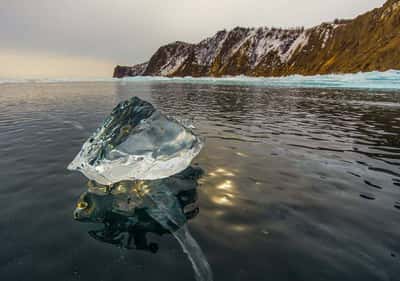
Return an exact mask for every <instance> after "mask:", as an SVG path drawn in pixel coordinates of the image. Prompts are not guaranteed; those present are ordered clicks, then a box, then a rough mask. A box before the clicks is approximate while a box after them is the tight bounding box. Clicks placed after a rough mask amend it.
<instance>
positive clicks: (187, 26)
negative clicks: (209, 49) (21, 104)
mask: <svg viewBox="0 0 400 281" xmlns="http://www.w3.org/2000/svg"><path fill="white" fill-rule="evenodd" d="M384 2H385V0H351V1H349V0H279V1H278V0H202V1H198V0H196V1H195V0H146V1H143V0H141V1H137V0H0V38H1V39H0V77H2V78H23V77H29V78H34V77H41V78H46V77H49V78H50V77H60V78H68V77H69V78H75V77H110V76H111V75H112V71H113V67H114V65H116V64H121V65H133V64H136V63H141V62H144V61H147V60H148V59H149V58H150V56H151V55H152V54H153V53H154V52H155V51H156V50H157V49H158V48H159V47H160V46H162V45H164V44H167V43H169V42H173V41H177V40H179V41H186V42H191V43H196V42H198V41H200V40H202V39H204V38H206V37H209V36H212V35H214V34H215V33H216V32H217V31H218V30H222V29H232V28H233V27H235V26H243V27H259V26H276V27H295V26H305V27H311V26H314V25H318V24H320V23H321V22H324V21H332V20H333V19H335V18H353V17H355V16H357V15H359V14H361V13H364V12H366V11H368V10H371V9H373V8H375V7H379V6H381V5H382V4H383V3H384Z"/></svg>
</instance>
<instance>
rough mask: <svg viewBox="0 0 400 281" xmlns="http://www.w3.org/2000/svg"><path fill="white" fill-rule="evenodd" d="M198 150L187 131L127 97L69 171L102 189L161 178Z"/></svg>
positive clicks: (183, 165)
mask: <svg viewBox="0 0 400 281" xmlns="http://www.w3.org/2000/svg"><path fill="white" fill-rule="evenodd" d="M202 146H203V145H202V142H201V141H200V139H199V138H198V137H197V136H195V135H194V134H193V133H192V132H191V131H190V130H189V129H188V128H186V127H184V126H183V125H182V124H180V123H178V122H177V121H176V120H174V119H172V118H171V117H166V116H164V115H163V114H162V113H161V112H160V111H158V110H157V109H155V108H154V107H153V106H152V105H151V104H150V103H148V102H146V101H143V100H141V99H139V98H137V97H132V98H130V99H128V100H126V101H122V102H120V103H119V104H118V105H117V106H116V107H115V108H114V109H113V111H112V112H111V114H110V116H109V117H108V118H107V119H106V120H105V121H104V122H103V124H102V126H101V127H100V128H98V129H97V130H96V132H95V133H94V134H93V135H92V136H90V137H89V139H88V140H87V141H86V142H85V143H84V144H83V146H82V149H81V151H80V152H79V153H78V155H77V156H76V157H75V159H74V160H73V161H72V162H71V163H70V164H69V166H68V169H69V170H78V171H81V172H82V173H83V174H84V175H85V176H87V177H88V178H89V179H92V180H95V181H96V182H98V183H102V184H113V183H116V182H119V181H122V180H135V179H142V180H154V179H160V178H166V177H169V176H171V175H174V174H176V173H179V172H181V171H182V170H184V169H185V168H186V167H187V166H189V164H190V162H191V161H192V159H193V158H194V157H195V156H196V155H197V154H198V153H199V152H200V150H201V148H202Z"/></svg>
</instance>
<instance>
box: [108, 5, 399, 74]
mask: <svg viewBox="0 0 400 281" xmlns="http://www.w3.org/2000/svg"><path fill="white" fill-rule="evenodd" d="M388 69H400V0H389V1H387V2H386V3H385V4H384V5H383V6H382V7H380V8H377V9H374V10H372V11H370V12H368V13H365V14H363V15H361V16H358V17H357V18H355V19H353V20H346V21H335V22H334V23H323V24H321V25H318V26H316V27H313V28H310V29H306V30H304V29H301V28H298V29H276V28H266V27H261V28H241V27H237V28H234V29H233V30H231V31H225V30H223V31H220V32H218V33H217V34H215V35H214V36H213V37H211V38H207V39H205V40H203V41H201V42H200V43H198V44H189V43H184V42H175V43H172V44H168V45H166V46H163V47H161V48H159V49H158V50H157V52H156V53H155V54H154V55H153V56H152V57H151V59H150V61H149V62H148V63H145V64H140V65H136V66H133V67H121V66H117V67H116V69H115V71H114V77H123V76H136V75H157V76H194V77H196V76H217V77H218V76H222V75H240V74H243V75H249V76H282V75H289V74H303V75H313V74H326V73H346V72H358V71H373V70H380V71H384V70H388Z"/></svg>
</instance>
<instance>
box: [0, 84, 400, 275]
mask: <svg viewBox="0 0 400 281" xmlns="http://www.w3.org/2000/svg"><path fill="white" fill-rule="evenodd" d="M134 95H136V96H139V97H141V98H143V99H145V100H148V101H150V102H152V103H153V104H154V105H155V106H156V107H158V108H159V109H161V110H162V111H163V112H165V113H167V114H170V115H173V116H176V117H178V118H181V119H188V120H193V122H194V123H195V125H196V127H197V128H196V132H197V133H199V134H201V135H203V136H205V137H206V145H205V147H204V149H203V151H202V152H201V153H200V155H199V157H198V158H196V159H195V164H196V165H197V166H200V167H201V168H202V169H203V170H204V171H205V174H204V176H203V177H202V178H201V180H200V182H201V185H200V186H199V187H198V188H197V193H198V204H199V207H200V212H199V214H198V215H197V216H195V217H194V218H193V219H191V220H190V221H189V224H188V226H189V229H190V231H191V233H192V235H193V237H194V238H195V239H196V240H197V241H198V243H199V245H200V246H201V248H202V249H203V252H204V254H205V255H206V256H207V258H208V261H209V263H210V265H211V267H212V270H213V273H214V279H215V280H218V281H219V280H229V281H233V280H290V281H294V280H304V281H309V280H363V281H366V280H400V225H399V223H400V137H399V135H400V93H399V92H362V91H356V90H353V91H346V90H307V89H271V88H263V87H251V86H237V85H231V86H223V85H219V86H217V85H214V86H211V85H207V84H201V85H200V84H199V85H196V84H179V83H173V84H168V83H160V82H159V83H151V82H141V83H135V82H96V83H94V82H76V83H72V82H71V83H42V84H41V83H32V84H30V83H24V84H3V85H0V144H1V146H0V151H1V152H0V155H1V158H0V179H1V183H0V206H1V211H2V213H1V215H0V239H1V241H2V250H1V251H0V280H2V281H8V280H41V281H45V280H60V281H61V280H85V281H90V280H96V281H101V280H105V281H106V280H118V281H123V280H137V281H138V280H174V281H175V280H176V281H178V280H185V281H187V280H193V279H194V277H193V276H194V275H193V270H192V267H191V264H190V262H189V260H188V259H187V257H186V255H185V254H184V253H183V252H182V250H181V248H180V246H179V244H178V242H177V241H176V240H175V239H174V238H173V237H172V236H171V235H168V234H165V235H161V236H159V235H156V234H154V233H153V234H152V233H149V234H148V240H150V241H151V242H153V243H156V244H158V248H159V249H158V251H157V253H151V252H150V251H143V250H136V249H131V250H127V249H121V248H118V247H115V246H113V245H111V244H107V243H101V242H100V241H97V240H95V239H93V237H91V236H90V235H89V234H88V231H90V230H93V229H96V228H98V226H96V225H95V224H89V223H81V222H77V221H75V220H74V219H73V211H74V209H75V205H76V202H77V200H78V197H79V195H80V194H81V193H82V192H83V191H85V190H86V189H87V186H86V184H87V180H86V179H85V177H84V176H82V175H81V174H79V173H73V172H69V171H67V170H66V166H67V165H68V163H69V162H70V161H71V160H72V158H73V157H74V156H75V154H76V153H77V152H78V151H79V149H80V146H81V145H82V143H83V142H84V141H85V140H86V138H87V137H88V136H89V135H90V134H91V133H92V131H93V130H94V129H95V128H96V127H98V125H99V124H100V123H101V121H102V120H103V119H104V117H105V116H106V115H108V113H109V112H110V110H111V109H112V108H113V107H114V106H115V104H116V103H118V102H119V101H121V100H124V99H127V98H128V97H131V96H134Z"/></svg>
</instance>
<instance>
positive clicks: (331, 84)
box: [0, 70, 400, 91]
mask: <svg viewBox="0 0 400 281" xmlns="http://www.w3.org/2000/svg"><path fill="white" fill-rule="evenodd" d="M87 81H93V82H121V83H140V82H151V81H155V82H166V83H193V84H215V85H251V86H261V87H279V88H281V87H287V88H333V89H334V88H337V89H366V90H394V91H397V90H400V70H388V71H385V72H379V71H373V72H360V73H355V74H327V75H314V76H303V75H291V76H284V77H249V76H242V75H241V76H225V77H220V78H215V77H196V78H194V77H173V78H168V77H158V76H136V77H125V78H123V79H117V78H72V79H71V78H56V79H53V78H52V79H0V84H4V83H60V82H65V83H68V82H87Z"/></svg>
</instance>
